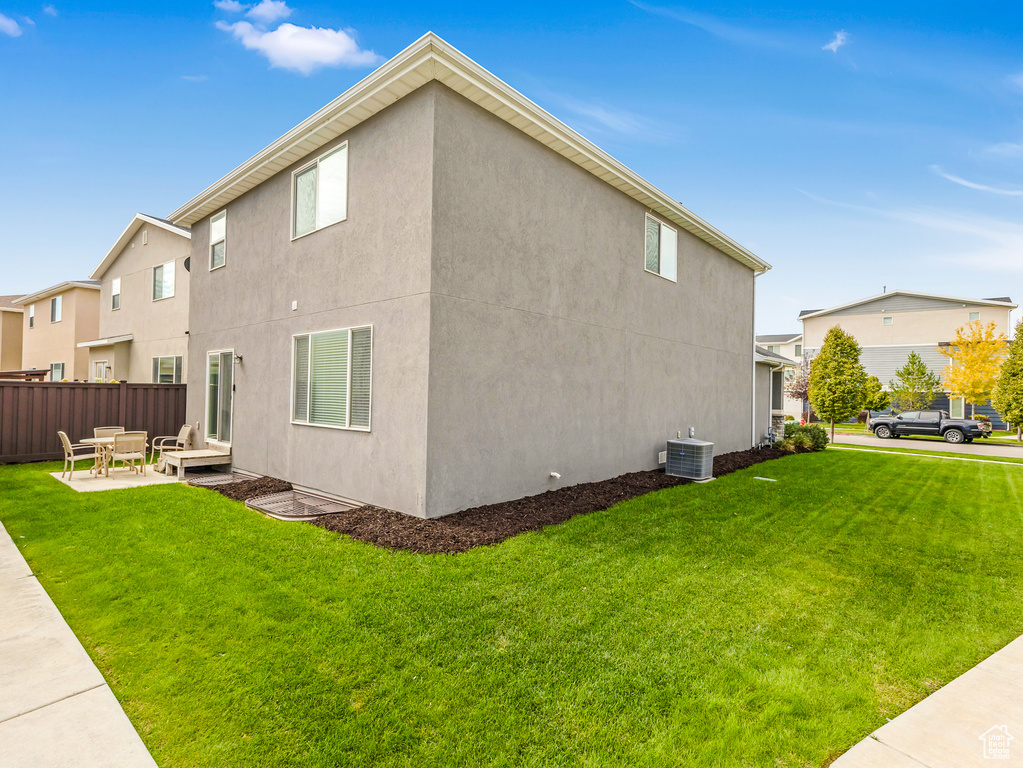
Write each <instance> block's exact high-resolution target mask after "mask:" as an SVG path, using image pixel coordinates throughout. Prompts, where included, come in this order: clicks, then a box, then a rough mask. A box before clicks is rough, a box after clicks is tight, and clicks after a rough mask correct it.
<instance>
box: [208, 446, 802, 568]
mask: <svg viewBox="0 0 1023 768" xmlns="http://www.w3.org/2000/svg"><path fill="white" fill-rule="evenodd" d="M805 450H806V449H802V450H800V451H799V452H803V451H805ZM788 455H789V454H788V453H786V452H785V451H782V450H779V449H777V448H762V449H760V450H748V451H736V452H734V453H725V454H722V455H720V456H715V457H714V477H720V476H721V475H727V474H728V473H729V472H735V471H736V470H739V469H746V468H747V467H752V466H753V465H754V464H760V463H761V462H764V461H769V460H771V459H778V458H781V457H782V456H788ZM266 479H267V480H269V478H266ZM248 482H256V481H248ZM273 482H278V483H280V482H281V481H279V480H277V481H273ZM690 482H692V481H691V480H684V479H682V478H680V477H672V476H671V475H666V474H664V471H663V470H660V469H657V470H650V471H648V472H632V473H630V474H627V475H621V476H619V477H614V478H611V479H610V480H603V481H601V482H597V483H581V484H579V485H572V486H569V487H567V488H559V489H557V490H555V491H546V492H544V493H541V494H538V495H536V496H526V497H525V498H522V499H516V500H514V501H505V502H502V503H500V504H488V505H487V506H484V507H475V508H473V509H467V510H464V511H463V512H456V513H455V514H453V515H448V516H447V517H439V518H435V519H433V520H421V519H420V518H417V517H410V516H409V515H403V514H401V513H400V512H392V511H390V510H387V509H380V508H379V507H373V506H365V507H359V508H357V509H353V510H351V511H349V512H339V513H337V514H332V515H323V516H321V517H318V518H316V519H315V520H310V521H309V522H310V523H311V524H312V525H318V526H320V527H321V528H326V529H327V530H329V531H335V532H336V533H343V534H346V535H347V536H351V537H352V538H353V539H358V540H359V541H366V542H369V543H371V544H375V545H377V546H378V547H386V548H388V549H403V550H408V551H411V552H418V553H421V554H438V553H447V554H454V553H457V552H466V551H468V550H470V549H473V548H475V547H482V546H485V545H487V544H497V543H499V542H502V541H504V540H505V539H509V538H511V537H512V536H515V535H517V534H519V533H524V532H525V531H536V530H539V529H540V528H543V527H544V526H547V525H554V524H557V523H562V522H564V521H565V520H568V519H569V518H571V517H575V516H576V515H584V514H587V513H589V512H598V511H600V510H603V509H608V508H609V507H612V506H614V505H615V504H617V503H618V502H620V501H625V500H626V499H632V498H635V497H636V496H642V495H643V494H646V493H650V492H651V491H657V490H660V489H662V488H674V487H675V486H677V485H685V484H687V483H690ZM237 485H242V483H238V484H237ZM285 485H287V484H286V483H285ZM290 487H291V486H290V485H288V488H290ZM215 490H217V491H221V493H223V491H222V490H221V488H215ZM284 490H286V489H284ZM225 495H228V494H225ZM231 498H238V497H237V496H232V497H231Z"/></svg>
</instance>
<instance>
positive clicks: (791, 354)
mask: <svg viewBox="0 0 1023 768" xmlns="http://www.w3.org/2000/svg"><path fill="white" fill-rule="evenodd" d="M757 344H759V345H760V346H761V347H763V348H764V349H766V350H767V351H768V352H770V353H773V354H775V355H781V356H782V357H784V358H786V359H788V360H789V361H791V362H792V363H793V364H794V365H792V366H790V367H788V368H787V369H786V371H785V377H784V378H785V383H788V382H789V381H791V380H792V378H793V377H794V376H795V375H796V370H797V369H798V368H799V366H800V365H802V363H803V335H802V334H801V333H775V334H768V335H765V336H757ZM783 397H784V406H783V411H784V413H785V415H786V416H792V417H794V418H796V419H798V418H800V417H801V416H802V413H803V403H801V402H800V401H799V400H797V399H796V398H794V397H789V396H788V395H783Z"/></svg>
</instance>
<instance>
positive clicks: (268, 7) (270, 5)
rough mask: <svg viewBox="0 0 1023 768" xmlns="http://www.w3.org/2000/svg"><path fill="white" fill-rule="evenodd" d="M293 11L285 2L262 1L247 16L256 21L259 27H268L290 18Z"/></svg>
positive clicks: (281, 0)
mask: <svg viewBox="0 0 1023 768" xmlns="http://www.w3.org/2000/svg"><path fill="white" fill-rule="evenodd" d="M291 13H292V9H291V8H289V7H288V4H287V3H285V2H284V0H262V2H260V3H257V4H256V5H254V6H252V8H250V9H249V11H248V13H246V14H245V15H246V16H248V17H249V18H250V19H252V20H253V21H255V22H256V23H257V24H258V25H260V26H263V27H268V26H270V25H271V24H273V23H274V22H275V21H281V20H283V19H286V18H288V17H289V16H290V15H291Z"/></svg>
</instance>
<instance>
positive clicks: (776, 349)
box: [767, 344, 781, 355]
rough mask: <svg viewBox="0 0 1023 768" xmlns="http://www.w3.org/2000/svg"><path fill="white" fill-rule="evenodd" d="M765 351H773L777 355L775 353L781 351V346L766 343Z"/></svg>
mask: <svg viewBox="0 0 1023 768" xmlns="http://www.w3.org/2000/svg"><path fill="white" fill-rule="evenodd" d="M767 351H768V352H774V354H776V355H777V354H779V353H780V352H781V347H780V346H779V345H777V344H768V345H767Z"/></svg>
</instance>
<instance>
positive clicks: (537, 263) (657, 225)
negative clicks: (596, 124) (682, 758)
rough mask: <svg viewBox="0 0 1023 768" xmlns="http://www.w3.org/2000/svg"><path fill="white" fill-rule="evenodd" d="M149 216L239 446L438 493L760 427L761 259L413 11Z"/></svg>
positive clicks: (551, 474)
mask: <svg viewBox="0 0 1023 768" xmlns="http://www.w3.org/2000/svg"><path fill="white" fill-rule="evenodd" d="M169 218H170V220H171V221H173V222H174V223H176V224H179V225H182V226H189V227H190V228H191V232H192V255H191V265H192V269H191V289H190V290H191V302H190V308H191V310H190V315H191V316H190V321H189V331H190V335H189V362H190V370H191V371H192V384H193V385H194V386H190V387H189V388H188V416H189V422H190V423H192V424H193V425H195V428H196V429H197V430H198V435H197V437H198V441H199V442H201V441H202V440H203V439H205V440H206V441H207V442H208V443H209V444H210V445H213V446H220V447H228V446H229V447H230V449H231V451H232V454H233V461H234V466H235V468H236V469H239V470H242V471H249V472H254V473H260V474H265V475H271V476H275V477H279V478H283V479H286V480H288V481H290V482H292V483H293V484H295V485H296V486H297V487H298V488H300V489H302V488H305V489H311V490H315V491H318V492H321V493H324V494H327V495H331V496H337V497H341V498H347V499H352V500H356V501H360V502H364V503H371V504H375V505H378V506H381V507H386V508H389V509H393V510H398V511H401V512H404V513H407V514H411V515H416V516H418V517H438V516H441V515H446V514H449V513H452V512H455V511H458V510H461V509H465V508H468V507H474V506H477V505H481V504H488V503H492V502H499V501H504V500H508V499H514V498H518V497H521V496H525V495H529V494H535V493H540V492H542V491H544V490H547V489H551V488H556V487H560V486H564V485H574V484H576V483H581V482H586V481H595V480H602V479H606V478H609V477H613V476H616V475H620V474H622V473H624V472H629V471H634V470H645V469H651V468H654V467H656V466H657V456H658V452H660V451H663V450H664V449H665V441H666V440H667V439H669V438H674V437H675V436H676V435H677V434H679V433H682V434H687V433H688V428H689V427H690V426H691V427H693V428H694V429H695V433H696V436H697V437H698V438H701V439H705V440H710V441H713V442H714V443H715V450H716V452H718V453H723V452H727V451H735V450H740V449H748V448H749V447H750V445H751V444H753V442H758V441H759V435H761V434H763V432H765V431H766V429H767V424H766V423H765V424H763V425H756V424H754V423H753V395H754V393H753V369H754V363H753V359H752V358H753V354H752V353H753V295H754V290H753V288H754V286H753V282H754V277H755V276H756V275H757V274H759V273H762V272H763V271H765V270H767V269H768V268H769V266H768V265H767V264H766V263H765V262H763V261H761V260H760V259H759V258H757V257H756V256H754V255H753V254H752V253H750V252H749V251H748V250H746V249H745V248H743V247H742V246H739V245H737V244H736V243H735V242H733V241H732V240H730V239H729V238H727V237H726V236H725V235H723V234H721V233H720V232H718V231H717V230H716V229H714V228H713V227H711V226H710V225H708V224H707V223H705V222H703V221H702V220H700V219H699V218H697V217H696V216H695V215H693V214H692V213H690V212H689V211H688V210H687V209H685V208H683V207H682V206H681V205H680V204H679V203H678V202H676V201H675V200H674V199H673V198H671V197H670V196H668V195H666V194H665V193H663V192H661V191H659V190H657V189H656V188H654V187H653V186H652V185H650V184H649V183H648V182H646V181H644V180H643V179H641V178H640V177H639V176H637V175H636V174H635V173H634V172H632V171H630V170H629V169H627V168H625V167H624V166H623V165H621V164H620V163H618V162H617V161H615V160H613V159H612V158H611V157H609V156H608V155H607V154H605V153H604V152H602V151H601V150H600V149H598V148H597V147H595V146H594V145H593V144H591V143H590V142H588V141H587V140H586V139H584V138H582V137H581V136H580V135H579V134H577V133H575V132H574V131H572V130H571V129H570V128H568V127H566V126H565V125H563V124H562V123H560V122H559V121H558V120H556V119H555V118H554V117H552V116H551V115H549V114H548V113H546V112H544V111H543V110H541V109H540V108H539V107H537V106H536V105H535V104H533V103H531V102H530V101H528V100H527V99H525V98H524V97H523V96H522V95H521V94H519V93H517V92H516V91H514V90H512V89H511V88H510V87H509V86H508V85H506V84H505V83H503V82H502V81H500V80H498V79H497V78H495V77H494V76H493V75H491V74H490V73H488V72H486V71H485V70H484V69H482V68H481V67H480V66H479V65H477V64H476V63H474V62H473V61H471V60H470V59H468V58H466V57H465V56H464V55H462V54H461V53H459V52H458V51H456V50H455V49H453V48H452V47H451V46H449V45H448V44H446V43H444V42H443V41H442V40H440V39H439V38H437V37H435V36H434V35H432V34H430V35H426V36H425V37H423V38H422V39H420V40H419V41H417V42H416V43H415V44H413V45H412V46H410V47H409V48H408V49H406V50H405V51H403V52H402V53H400V54H399V55H398V56H396V57H395V58H394V59H392V60H391V61H389V62H388V63H386V64H385V65H383V66H382V67H381V68H380V69H379V70H377V71H376V72H374V73H373V74H371V75H370V76H369V77H367V78H366V79H365V80H363V81H362V82H360V83H358V84H357V85H355V86H353V87H352V88H351V89H350V90H348V91H347V92H345V93H344V94H343V95H341V96H340V97H339V98H338V99H336V100H335V101H333V102H332V103H330V104H329V105H327V106H326V107H324V108H323V109H322V110H320V111H319V112H318V113H316V114H315V115H313V116H312V117H310V118H309V119H308V120H306V121H305V122H303V123H302V124H300V125H299V126H297V127H296V128H294V129H293V130H291V131H290V132H288V133H287V134H286V135H284V136H283V137H281V138H280V139H279V140H277V141H275V142H274V143H273V144H271V145H270V146H269V147H267V148H266V149H264V150H263V151H261V152H260V153H259V154H257V155H255V156H254V157H253V158H251V159H250V160H248V161H247V162H245V163H244V164H243V165H241V166H239V167H238V168H237V169H235V170H234V171H232V172H231V173H229V174H228V175H227V176H225V177H224V178H223V179H221V180H220V181H218V182H216V183H215V184H213V185H212V186H211V187H209V188H208V189H207V190H206V191H205V192H203V193H202V194H200V195H199V196H197V197H196V198H194V199H193V200H190V201H189V202H188V203H186V204H185V205H184V206H182V207H181V208H180V209H179V210H177V211H176V212H174V213H173V214H172V215H171V216H170V217H169ZM200 381H202V382H203V383H202V384H198V385H196V384H197V383H198V382H200Z"/></svg>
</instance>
